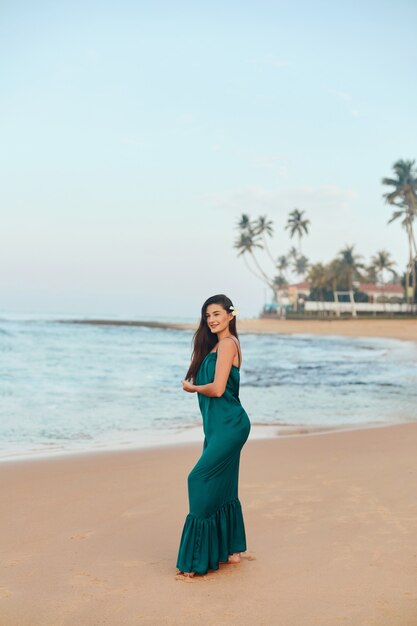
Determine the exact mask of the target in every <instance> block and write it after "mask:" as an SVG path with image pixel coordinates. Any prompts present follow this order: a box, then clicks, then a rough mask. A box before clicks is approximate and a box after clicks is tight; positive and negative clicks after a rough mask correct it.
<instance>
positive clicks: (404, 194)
mask: <svg viewBox="0 0 417 626" xmlns="http://www.w3.org/2000/svg"><path fill="white" fill-rule="evenodd" d="M414 164H415V161H404V160H402V159H400V160H399V161H396V163H394V165H393V170H394V172H395V174H396V178H383V179H382V184H383V185H388V186H390V187H393V188H394V189H392V190H391V191H389V192H387V193H385V194H383V197H384V198H385V201H386V202H387V203H388V204H392V205H394V206H395V207H397V210H396V211H394V213H393V214H392V217H391V219H390V220H389V222H388V223H389V224H390V223H391V222H393V221H395V220H396V219H398V218H401V223H402V225H403V226H404V228H405V230H406V232H407V239H408V264H407V271H406V292H407V299H408V300H409V301H410V300H411V302H414V300H415V294H416V286H417V284H416V269H415V261H416V257H417V248H416V241H415V237H414V230H413V221H414V219H415V217H416V215H417V171H416V169H415V168H414ZM410 273H411V281H412V289H411V290H412V295H411V298H410V295H409V286H410Z"/></svg>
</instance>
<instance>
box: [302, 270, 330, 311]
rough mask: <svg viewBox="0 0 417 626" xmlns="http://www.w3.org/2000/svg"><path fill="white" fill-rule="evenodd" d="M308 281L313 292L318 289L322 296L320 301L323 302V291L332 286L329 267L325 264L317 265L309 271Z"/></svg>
mask: <svg viewBox="0 0 417 626" xmlns="http://www.w3.org/2000/svg"><path fill="white" fill-rule="evenodd" d="M307 280H308V282H309V283H310V287H311V290H313V289H316V290H317V291H318V292H319V295H320V301H321V302H322V301H323V290H324V289H327V288H328V287H329V284H330V276H329V267H328V266H326V265H323V263H315V264H314V265H311V266H310V269H309V270H308V275H307Z"/></svg>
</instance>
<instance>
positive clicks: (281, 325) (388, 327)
mask: <svg viewBox="0 0 417 626" xmlns="http://www.w3.org/2000/svg"><path fill="white" fill-rule="evenodd" d="M70 321H72V322H73V323H76V324H97V325H103V326H146V327H149V328H175V329H178V330H195V329H196V328H197V323H194V324H191V323H175V322H172V323H170V322H152V321H146V320H144V321H140V320H109V319H90V320H70ZM65 323H66V324H67V323H68V320H66V321H65ZM237 328H238V332H239V334H240V333H242V334H245V333H282V334H299V333H302V334H315V335H343V336H349V337H387V338H391V339H409V340H412V341H417V320H414V319H398V318H397V319H360V318H358V319H336V318H334V319H329V320H310V319H301V320H277V319H239V320H238V324H237Z"/></svg>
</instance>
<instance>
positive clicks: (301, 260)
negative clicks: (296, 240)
mask: <svg viewBox="0 0 417 626" xmlns="http://www.w3.org/2000/svg"><path fill="white" fill-rule="evenodd" d="M293 269H294V272H295V273H296V274H298V275H299V276H304V275H305V273H306V272H307V269H308V259H307V257H306V256H304V255H302V256H299V257H297V258H296V259H295V261H294V265H293Z"/></svg>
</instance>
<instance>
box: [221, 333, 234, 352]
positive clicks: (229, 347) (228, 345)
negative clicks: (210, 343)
mask: <svg viewBox="0 0 417 626" xmlns="http://www.w3.org/2000/svg"><path fill="white" fill-rule="evenodd" d="M228 339H231V337H223V339H220V341H219V347H218V349H219V350H220V348H221V350H222V352H230V354H234V352H235V346H236V342H235V341H233V342H232V341H228Z"/></svg>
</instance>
